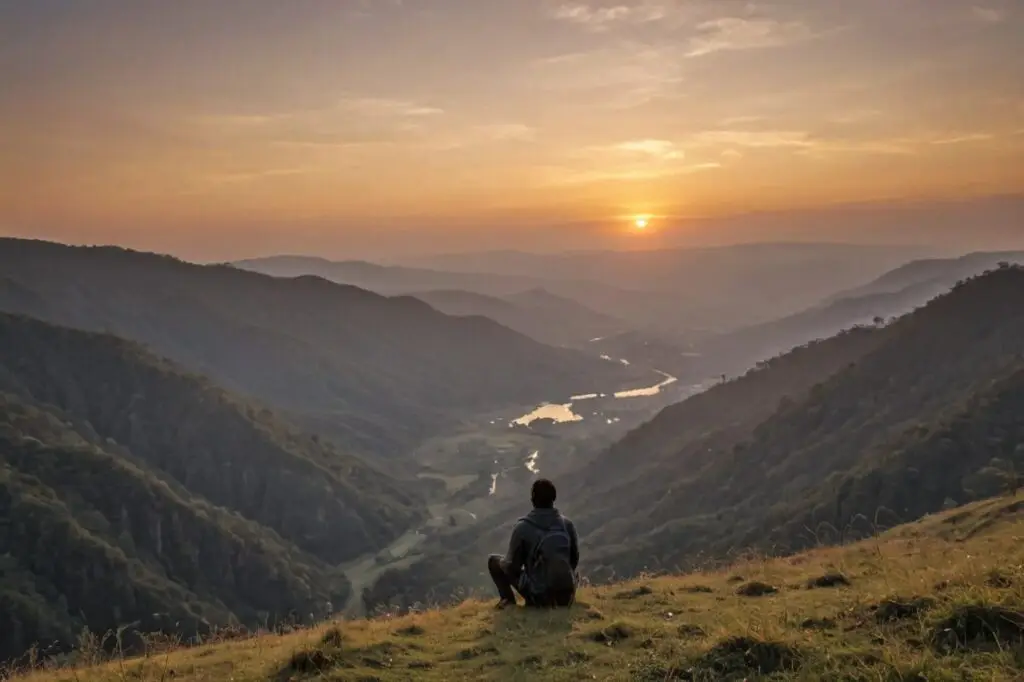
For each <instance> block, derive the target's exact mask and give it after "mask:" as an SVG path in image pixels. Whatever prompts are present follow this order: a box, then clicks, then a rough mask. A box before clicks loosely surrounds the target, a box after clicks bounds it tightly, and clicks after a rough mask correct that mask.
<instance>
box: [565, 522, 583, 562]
mask: <svg viewBox="0 0 1024 682" xmlns="http://www.w3.org/2000/svg"><path fill="white" fill-rule="evenodd" d="M565 527H566V530H568V531H569V562H570V563H571V564H572V570H574V571H575V570H576V567H577V566H579V565H580V538H579V536H578V535H576V525H575V524H574V523H573V522H572V521H569V520H568V519H566V521H565Z"/></svg>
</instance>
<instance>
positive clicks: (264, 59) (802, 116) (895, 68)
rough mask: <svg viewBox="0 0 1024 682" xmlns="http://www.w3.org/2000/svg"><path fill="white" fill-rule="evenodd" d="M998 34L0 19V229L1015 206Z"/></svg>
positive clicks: (215, 16) (489, 19) (897, 13)
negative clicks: (919, 202) (931, 201)
mask: <svg viewBox="0 0 1024 682" xmlns="http://www.w3.org/2000/svg"><path fill="white" fill-rule="evenodd" d="M1021 35H1024V7H1022V5H1021V4H1020V3H1019V2H1015V1H1014V0H985V1H984V2H969V1H967V0H963V1H961V0H899V1H896V0H858V1H857V2H838V1H836V2H831V1H828V2H823V1H821V0H778V1H776V2H753V3H751V2H747V1H743V2H738V1H733V0H675V1H673V0H661V1H656V0H649V1H648V0H634V1H629V0H616V1H598V0H591V1H589V2H586V1H583V0H580V1H578V2H571V1H564V2H563V1H558V0H551V1H547V0H516V1H515V2H513V1H511V0H296V1H294V2H287V3H285V2H277V1H276V0H218V1H217V2H209V1H208V0H176V1H175V2H164V1H159V2H158V1H156V0H121V1H118V0H92V1H90V2H83V3H69V2H64V1H62V0H33V2H31V3H4V4H2V5H0V45H2V46H3V47H2V48H0V69H2V72H3V73H4V74H5V86H4V87H3V88H2V89H0V129H2V130H3V131H4V133H3V144H2V145H0V231H2V232H3V233H6V234H29V235H38V236H43V237H47V236H51V235H58V236H61V237H65V238H66V237H68V236H69V235H70V236H71V237H72V238H74V239H76V240H80V241H101V242H102V241H116V240H123V239H124V238H125V235H129V239H128V241H131V240H132V235H133V236H134V238H135V240H136V241H138V240H139V238H140V237H141V236H144V235H146V234H148V233H154V234H163V233H166V232H168V231H174V232H176V233H177V235H178V236H177V237H176V239H177V241H176V243H187V242H188V240H189V238H191V237H190V235H191V236H192V237H194V238H195V239H196V240H199V241H201V240H203V239H205V240H207V241H209V239H210V238H211V235H216V237H217V239H219V240H221V241H229V242H230V241H237V240H240V239H244V238H245V236H246V234H247V231H249V230H251V228H252V225H253V224H255V223H259V224H260V225H261V226H263V227H262V228H261V229H264V230H266V229H279V230H282V231H286V230H290V231H291V232H292V233H293V234H294V236H295V243H296V244H298V245H301V244H303V243H305V242H304V240H306V241H308V240H309V239H312V236H313V233H314V232H315V233H316V235H318V236H317V237H316V241H315V244H316V245H317V246H316V247H315V248H317V249H322V248H326V247H329V246H331V245H332V244H334V245H335V246H337V248H338V249H340V250H343V244H344V243H345V238H346V235H348V236H351V235H355V234H358V233H360V232H366V231H377V232H380V231H385V232H386V231H388V230H393V229H403V230H406V231H405V232H403V233H402V234H403V235H406V236H403V237H402V239H408V238H410V237H408V235H409V234H412V235H414V236H413V237H411V238H413V239H419V240H422V244H421V247H422V248H423V249H429V248H431V247H432V246H433V243H432V240H433V239H434V236H433V232H432V231H437V230H439V229H441V228H448V230H449V232H450V230H451V229H454V228H459V229H463V230H464V231H465V235H464V237H463V238H462V241H463V242H464V243H466V244H467V245H472V243H473V238H472V234H473V233H479V231H485V232H486V231H488V230H495V231H502V233H503V234H506V233H507V234H508V235H509V240H510V243H514V242H515V234H516V229H517V226H523V227H524V228H525V227H528V226H534V227H535V226H537V225H543V224H552V225H556V224H565V223H579V222H592V223H601V224H605V223H608V222H611V223H613V224H615V223H617V222H618V221H622V222H623V224H625V222H626V220H627V219H628V217H629V216H631V215H634V214H652V215H655V216H659V217H660V218H656V219H655V221H654V225H653V226H656V225H657V223H658V221H659V220H661V222H662V223H665V224H668V223H669V222H671V221H672V220H674V217H691V216H709V215H728V214H732V213H743V212H747V211H757V210H769V209H770V210H776V209H781V210H786V209H793V208H797V207H807V206H817V205H825V204H830V203H836V202H861V201H871V200H875V199H882V198H886V199H891V198H905V197H911V198H915V197H924V198H956V197H965V196H974V195H984V194H997V193H1007V192H1020V191H1024V50H1021V49H1020V36H1021ZM8 84H9V85H8ZM268 225H269V226H274V227H272V228H267V227H266V226H268ZM309 225H316V226H317V227H316V228H315V230H314V229H313V228H311V227H308V226H309ZM325 226H326V227H325ZM413 226H416V227H418V228H419V229H418V231H415V230H414V231H412V232H411V233H410V232H408V230H409V228H410V227H413ZM304 230H305V231H307V232H308V233H304V232H303V231H304ZM325 231H326V234H327V235H328V237H326V238H325V237H324V234H325ZM332 233H336V234H337V242H336V244H335V243H334V242H332V241H331V239H330V238H329V235H330V234H332ZM438 234H440V232H438ZM279 241H280V240H279ZM197 243H198V241H197ZM204 243H206V242H204ZM309 243H310V244H313V243H314V242H309ZM325 245H326V246H325ZM243 246H244V244H239V249H238V250H239V251H244V249H243V248H242V247H243ZM452 246H453V244H451V243H445V244H444V248H451V247H452ZM520 246H522V245H520ZM204 248H205V247H204ZM211 248H212V247H211ZM199 251H202V249H199ZM211 253H212V251H211Z"/></svg>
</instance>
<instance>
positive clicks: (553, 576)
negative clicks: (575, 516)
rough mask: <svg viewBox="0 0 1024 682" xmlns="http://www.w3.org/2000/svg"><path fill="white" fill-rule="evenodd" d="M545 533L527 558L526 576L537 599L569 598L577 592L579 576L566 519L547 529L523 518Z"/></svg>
mask: <svg viewBox="0 0 1024 682" xmlns="http://www.w3.org/2000/svg"><path fill="white" fill-rule="evenodd" d="M523 520H524V521H526V522H527V523H529V524H530V525H531V526H533V527H534V528H537V529H538V530H540V531H542V533H543V534H542V535H541V538H540V541H539V542H538V543H537V545H536V547H534V548H533V551H532V552H531V553H530V556H529V557H527V562H526V575H527V577H528V580H529V584H530V592H532V593H533V594H534V595H535V596H538V597H541V596H545V595H546V596H553V595H568V594H571V593H573V592H575V591H576V573H575V572H574V571H573V570H572V559H571V557H572V538H570V537H569V530H568V528H567V527H566V525H565V521H564V520H560V521H559V523H558V524H557V525H554V526H551V527H550V528H544V527H542V526H540V525H538V524H536V523H534V522H533V521H531V520H530V519H523Z"/></svg>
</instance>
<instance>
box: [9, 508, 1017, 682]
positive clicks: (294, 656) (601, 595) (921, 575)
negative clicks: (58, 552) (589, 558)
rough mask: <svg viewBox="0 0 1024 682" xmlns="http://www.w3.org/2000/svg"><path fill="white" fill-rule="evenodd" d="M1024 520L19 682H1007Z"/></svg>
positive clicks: (87, 658) (933, 527)
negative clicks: (524, 604) (561, 607)
mask: <svg viewBox="0 0 1024 682" xmlns="http://www.w3.org/2000/svg"><path fill="white" fill-rule="evenodd" d="M1022 511H1024V499H1022V498H1020V497H1017V498H1016V499H1013V498H999V499H993V500H990V501H986V502H983V503H980V504H975V505H971V506H968V507H965V508H961V509H957V510H954V511H952V512H949V513H946V514H941V515H936V516H932V517H929V518H926V519H924V520H922V521H921V522H918V523H914V524H910V525H907V526H902V527H900V528H898V529H895V530H894V531H891V532H888V533H886V534H884V535H882V536H881V537H878V538H875V539H872V540H871V541H870V542H865V543H862V544H858V545H852V546H849V547H843V548H834V549H826V550H816V551H813V552H809V553H807V554H803V555H799V556H795V557H792V558H790V559H785V560H768V561H766V560H762V559H759V558H757V557H751V558H749V559H747V560H744V561H741V562H739V563H736V564H734V565H733V566H731V567H730V568H729V569H727V570H723V571H721V572H714V571H707V572H699V573H693V574H689V575H682V576H664V577H657V578H646V579H642V580H638V581H635V582H632V583H624V584H615V585H608V586H604V587H600V588H588V589H584V590H583V591H582V593H581V594H580V597H579V601H578V603H577V605H576V606H574V607H573V608H572V609H571V610H568V611H555V612H531V611H527V610H526V609H515V610H506V611H500V612H496V611H494V610H493V609H492V608H490V603H480V602H472V601H471V602H465V603H463V604H461V605H459V606H457V607H453V608H448V609H442V610H426V611H424V612H422V613H417V614H414V615H409V616H406V617H402V618H380V619H376V620H370V621H356V622H337V623H328V624H326V625H324V626H321V627H318V628H314V629H310V630H303V631H299V632H296V633H292V634H287V635H278V634H265V635H261V636H258V637H255V638H252V639H244V640H240V641H227V642H223V643H219V644H213V645H207V646H200V647H196V648H192V649H180V650H170V651H167V650H165V649H162V648H159V647H154V648H153V650H152V652H151V653H150V655H149V656H147V657H145V658H140V659H136V660H127V661H123V660H115V661H113V662H111V663H107V664H103V663H95V658H96V657H95V655H94V653H93V652H92V651H90V650H86V651H84V652H82V653H81V654H80V661H81V663H80V665H79V667H72V668H67V669H63V670H57V671H43V672H39V673H36V674H30V675H28V676H26V677H25V678H24V680H25V682H81V681H89V682H114V681H115V680H118V681H119V680H123V679H135V680H141V681H142V682H156V681H157V680H160V681H163V680H167V679H176V680H184V681H185V682H199V681H200V680H212V679H233V680H236V682H270V681H279V680H295V681H299V680H379V681H381V682H392V681H398V680H424V681H426V682H430V681H432V680H438V681H440V680H444V681H446V682H447V681H450V680H474V681H475V680H523V681H527V680H551V681H553V682H559V681H569V680H580V679H597V680H608V681H610V682H655V681H657V682H662V681H664V680H690V681H692V682H712V681H721V682H740V681H742V680H751V681H752V680H761V679H766V680H767V679H771V680H794V681H795V680H850V681H860V680H864V681H867V680H905V681H909V680H918V681H920V680H948V681H950V682H953V681H954V680H965V679H970V680H975V679H977V680H982V679H984V680H991V681H993V682H1012V681H1015V680H1019V679H1020V670H1021V664H1022V661H1024V569H1022V568H1021V567H1022V565H1024V543H1022V542H1020V537H1021V535H1022V533H1024V518H1022Z"/></svg>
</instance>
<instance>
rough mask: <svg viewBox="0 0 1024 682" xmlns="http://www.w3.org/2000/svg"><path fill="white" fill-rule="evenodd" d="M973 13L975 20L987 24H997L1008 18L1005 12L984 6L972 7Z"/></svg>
mask: <svg viewBox="0 0 1024 682" xmlns="http://www.w3.org/2000/svg"><path fill="white" fill-rule="evenodd" d="M971 13H972V14H973V15H974V18H975V19H977V20H978V21H980V22H983V23H986V24H997V23H999V22H1000V21H1002V20H1003V19H1005V18H1006V13H1005V12H1003V11H1001V10H998V9H995V8H993V7H985V6H983V5H972V6H971Z"/></svg>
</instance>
